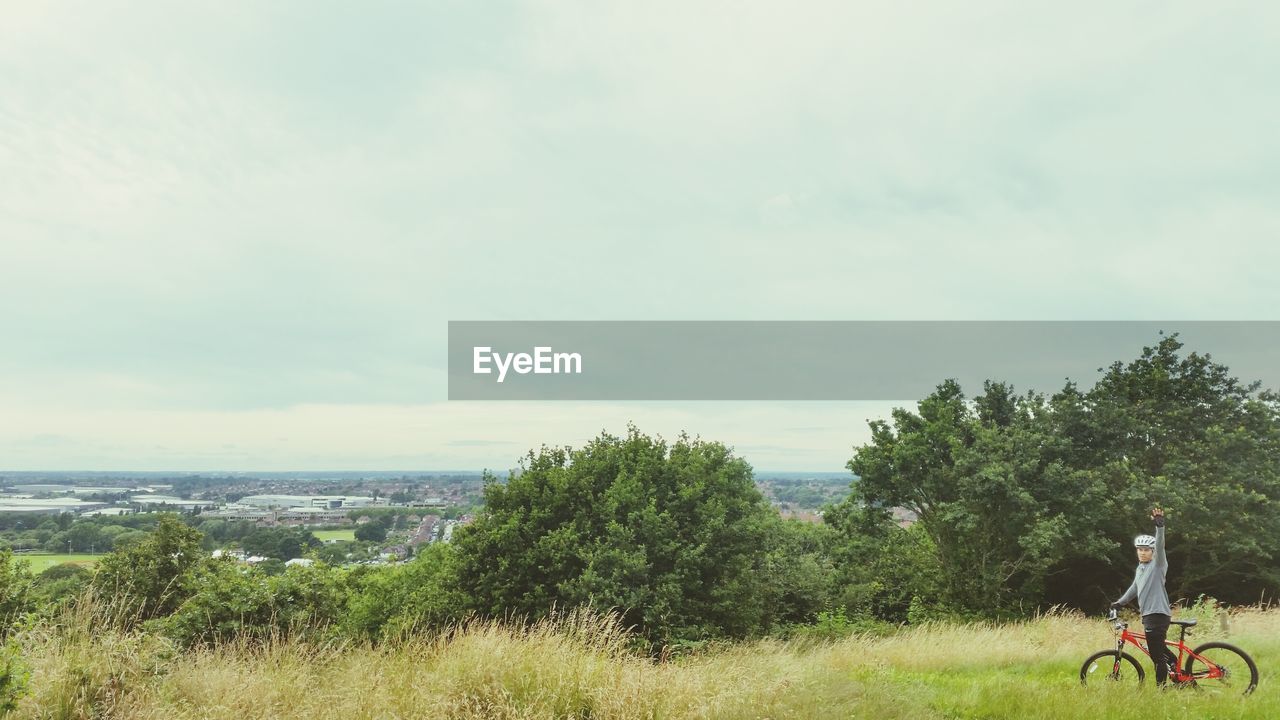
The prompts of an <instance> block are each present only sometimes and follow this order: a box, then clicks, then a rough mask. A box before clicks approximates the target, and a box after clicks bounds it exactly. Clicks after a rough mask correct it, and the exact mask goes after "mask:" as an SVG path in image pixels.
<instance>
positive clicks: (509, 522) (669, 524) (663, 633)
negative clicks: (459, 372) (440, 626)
mask: <svg viewBox="0 0 1280 720" xmlns="http://www.w3.org/2000/svg"><path fill="white" fill-rule="evenodd" d="M776 518H777V515H776V513H775V512H774V511H773V510H772V509H771V508H770V507H769V506H768V504H767V503H766V502H765V500H764V498H763V497H762V496H761V495H760V493H759V491H758V490H756V487H755V485H754V483H753V481H752V474H751V468H750V466H749V465H747V463H746V462H745V461H743V460H741V459H739V458H735V457H734V456H733V455H732V454H731V453H730V452H729V450H728V449H727V448H725V447H724V446H723V445H721V444H719V443H714V442H705V441H702V440H690V439H689V438H688V437H687V436H684V435H681V437H680V438H679V439H678V440H677V441H676V442H675V443H674V444H671V445H668V444H667V443H666V442H665V441H663V440H662V439H660V438H659V439H655V438H651V437H649V436H646V435H643V434H641V433H640V431H639V430H637V429H636V428H635V427H630V428H629V429H628V433H627V436H626V437H625V438H619V437H615V436H612V435H609V434H607V433H606V434H602V435H601V436H600V437H598V438H596V439H595V440H592V441H591V442H590V443H588V444H587V446H586V447H584V448H582V449H580V450H573V449H571V448H549V447H545V446H544V447H543V448H542V449H541V450H539V451H538V452H536V453H535V452H532V451H531V452H530V453H529V454H528V455H527V457H526V458H525V459H524V461H523V462H522V464H521V468H520V470H519V471H517V472H513V473H512V474H511V475H510V477H509V478H508V480H507V482H506V483H505V484H503V483H499V482H497V481H496V478H493V477H492V476H489V477H488V478H487V482H486V485H485V506H484V509H483V510H482V511H481V512H480V514H479V516H478V517H477V519H476V521H475V522H474V523H473V524H471V525H470V526H467V527H465V528H462V529H461V530H460V531H459V532H458V533H457V534H456V535H455V540H454V542H455V544H456V546H457V550H458V554H459V564H460V569H459V579H460V582H461V583H462V586H463V589H464V590H465V591H466V592H467V593H468V595H469V596H470V597H471V598H473V600H474V602H475V603H476V604H477V607H478V609H479V610H480V611H481V612H483V613H487V614H490V615H495V616H501V615H503V614H506V613H517V614H520V615H524V616H527V617H531V618H537V617H541V616H543V615H545V614H546V613H548V612H549V611H550V609H551V608H552V606H553V605H555V606H560V607H576V606H582V605H590V606H593V607H596V608H598V609H616V610H618V611H619V612H621V613H622V615H623V620H624V622H625V623H627V624H628V625H633V626H635V627H637V628H639V629H640V630H642V631H644V632H647V633H649V634H650V635H651V637H652V638H653V639H654V640H655V641H656V642H662V641H667V640H674V639H685V640H694V639H700V638H708V637H717V636H729V637H742V636H746V635H749V634H751V633H753V632H757V631H759V630H761V629H762V628H763V627H765V625H766V623H767V618H768V614H769V610H768V609H767V608H766V606H765V601H766V597H767V596H766V592H765V583H764V582H763V580H762V570H763V569H764V567H765V564H766V555H767V552H768V547H769V543H768V539H769V533H770V531H771V530H772V529H773V525H772V524H771V523H772V522H774V521H776Z"/></svg>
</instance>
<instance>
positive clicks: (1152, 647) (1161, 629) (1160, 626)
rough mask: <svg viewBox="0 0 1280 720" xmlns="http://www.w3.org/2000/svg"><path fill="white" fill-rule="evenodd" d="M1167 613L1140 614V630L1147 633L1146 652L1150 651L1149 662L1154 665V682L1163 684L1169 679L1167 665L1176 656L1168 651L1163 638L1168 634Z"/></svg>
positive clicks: (1175, 659) (1174, 660)
mask: <svg viewBox="0 0 1280 720" xmlns="http://www.w3.org/2000/svg"><path fill="white" fill-rule="evenodd" d="M1170 620H1172V618H1170V617H1169V616H1168V615H1164V614H1161V613H1151V614H1150V615H1143V616H1142V630H1143V632H1145V633H1146V635H1147V652H1149V653H1151V662H1153V663H1155V665H1156V684H1157V685H1164V683H1165V681H1166V680H1168V679H1169V666H1170V665H1172V664H1173V663H1175V662H1177V661H1178V659H1177V657H1175V656H1174V654H1173V653H1171V652H1169V648H1168V647H1167V646H1166V645H1165V644H1164V640H1165V638H1166V637H1168V636H1169V621H1170Z"/></svg>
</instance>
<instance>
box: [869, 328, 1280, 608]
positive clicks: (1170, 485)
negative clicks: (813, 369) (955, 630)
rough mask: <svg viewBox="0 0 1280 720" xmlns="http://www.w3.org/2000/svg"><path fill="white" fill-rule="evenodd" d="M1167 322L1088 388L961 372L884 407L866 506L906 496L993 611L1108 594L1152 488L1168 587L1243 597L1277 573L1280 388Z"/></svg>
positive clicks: (949, 592) (946, 582) (943, 559)
mask: <svg viewBox="0 0 1280 720" xmlns="http://www.w3.org/2000/svg"><path fill="white" fill-rule="evenodd" d="M1181 347H1182V345H1181V343H1179V342H1178V341H1177V339H1176V336H1175V337H1166V338H1162V339H1161V340H1160V342H1159V343H1158V344H1157V345H1156V346H1154V347H1148V348H1144V350H1143V352H1142V355H1141V356H1140V357H1139V358H1138V359H1137V360H1135V361H1133V362H1131V363H1129V364H1127V365H1126V364H1123V363H1119V362H1117V363H1115V364H1113V365H1112V366H1111V367H1110V368H1109V369H1107V370H1106V371H1105V373H1104V375H1103V376H1102V378H1101V379H1100V380H1099V381H1098V383H1097V384H1096V385H1095V386H1094V387H1093V388H1092V389H1091V390H1090V391H1089V392H1087V393H1082V392H1081V391H1080V390H1079V389H1078V388H1077V387H1076V386H1075V384H1074V383H1068V384H1067V385H1066V386H1065V387H1064V388H1063V389H1062V390H1061V391H1060V392H1058V393H1057V394H1055V395H1054V396H1053V397H1052V398H1049V399H1047V400H1046V399H1045V398H1043V397H1042V396H1039V395H1036V394H1026V395H1021V396H1020V395H1016V394H1015V393H1014V392H1013V389H1012V388H1010V387H1008V386H1007V385H1005V384H1003V383H998V382H987V383H986V384H985V385H984V394H983V395H981V396H979V397H977V398H975V399H974V400H973V401H972V402H969V401H967V400H966V398H965V396H964V394H963V392H962V391H961V389H960V387H959V385H958V384H957V383H955V382H954V381H950V380H948V381H946V382H944V383H942V384H941V385H939V386H938V388H937V390H936V391H935V392H934V393H932V394H930V395H929V396H928V397H926V398H924V399H923V400H921V401H920V403H919V406H918V412H915V413H913V412H909V411H907V410H904V409H901V408H899V409H895V410H894V412H893V415H892V424H890V423H888V422H884V421H874V422H872V423H871V430H872V440H871V443H870V444H868V445H866V446H863V447H861V448H859V449H858V450H857V451H856V453H855V455H854V457H853V459H852V460H850V462H849V468H850V469H851V470H853V472H854V473H855V474H856V475H858V476H859V477H858V480H857V482H855V483H854V484H853V491H854V492H853V496H852V497H851V498H850V500H849V501H847V503H846V505H847V507H846V514H848V513H849V512H851V509H854V508H861V509H866V510H867V511H871V510H886V509H888V508H890V507H895V506H897V507H903V508H907V509H909V510H911V511H913V512H915V513H916V514H917V516H918V517H919V524H920V526H921V527H922V528H923V530H924V532H925V533H926V534H927V535H928V539H929V541H930V542H931V544H932V545H933V548H934V550H933V552H934V553H935V555H936V558H937V563H938V569H939V576H938V578H939V580H940V582H941V588H940V593H941V596H942V598H943V599H944V600H945V601H946V602H947V603H948V604H950V605H951V606H952V607H954V608H956V609H961V610H968V611H978V612H982V613H1000V612H1010V611H1017V609H1018V608H1023V609H1024V610H1025V609H1029V608H1031V607H1035V606H1037V605H1041V604H1045V603H1063V602H1065V603H1069V604H1074V605H1077V606H1089V607H1092V606H1099V605H1101V604H1103V603H1104V602H1105V600H1106V599H1107V598H1112V597H1115V596H1116V595H1118V593H1119V590H1120V589H1122V588H1123V584H1124V583H1126V582H1128V577H1129V576H1130V573H1131V572H1132V565H1131V563H1132V557H1131V556H1130V555H1129V554H1128V553H1127V552H1124V551H1125V550H1127V548H1128V545H1129V539H1130V538H1131V537H1132V535H1133V534H1135V533H1136V532H1139V531H1141V530H1143V529H1145V528H1146V526H1147V520H1146V518H1145V515H1146V513H1147V511H1148V510H1149V509H1150V508H1151V507H1152V506H1154V505H1163V506H1167V507H1169V508H1172V509H1173V510H1172V512H1171V515H1170V527H1171V529H1170V551H1169V554H1170V574H1169V588H1170V593H1171V596H1173V597H1175V598H1176V597H1177V596H1179V595H1182V596H1184V597H1194V596H1195V595H1197V594H1200V593H1206V594H1211V595H1214V596H1216V597H1218V598H1220V599H1226V600H1230V601H1233V602H1247V601H1251V600H1256V599H1257V598H1258V596H1259V594H1260V593H1263V592H1267V593H1274V592H1275V591H1276V590H1277V589H1280V571H1278V570H1277V569H1276V565H1275V562H1274V558H1276V557H1280V513H1277V512H1276V504H1277V502H1280V477H1278V473H1280V400H1278V398H1277V396H1276V395H1275V394H1274V393H1272V392H1269V391H1268V392H1258V391H1257V390H1258V388H1257V385H1256V384H1255V385H1252V386H1243V385H1241V384H1240V383H1239V381H1237V380H1236V379H1235V378H1233V377H1231V376H1230V373H1229V371H1228V369H1227V368H1226V367H1224V366H1221V365H1217V364H1214V363H1213V362H1212V361H1211V360H1210V358H1209V357H1208V356H1202V355H1197V354H1195V353H1191V354H1190V355H1188V356H1186V357H1182V356H1180V355H1179V353H1178V350H1180V349H1181Z"/></svg>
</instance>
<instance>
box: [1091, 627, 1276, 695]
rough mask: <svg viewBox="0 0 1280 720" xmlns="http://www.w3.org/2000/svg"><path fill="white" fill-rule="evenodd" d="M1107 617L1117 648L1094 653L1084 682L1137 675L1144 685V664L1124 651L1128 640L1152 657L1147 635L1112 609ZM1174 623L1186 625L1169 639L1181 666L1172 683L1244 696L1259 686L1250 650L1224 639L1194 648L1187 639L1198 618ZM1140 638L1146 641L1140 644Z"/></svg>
mask: <svg viewBox="0 0 1280 720" xmlns="http://www.w3.org/2000/svg"><path fill="white" fill-rule="evenodd" d="M1107 619H1108V620H1110V621H1111V622H1112V623H1113V625H1112V626H1113V627H1114V628H1115V630H1116V647H1115V649H1114V650H1100V651H1098V652H1096V653H1094V654H1092V655H1090V656H1089V659H1088V660H1085V661H1084V665H1082V666H1080V683H1081V684H1086V683H1088V682H1089V680H1090V679H1094V680H1097V679H1102V680H1111V681H1114V682H1124V681H1128V680H1130V679H1131V678H1137V682H1138V684H1139V685H1141V684H1142V681H1143V679H1144V678H1145V677H1146V673H1145V672H1143V670H1142V664H1141V663H1139V662H1138V660H1137V659H1136V658H1135V657H1134V656H1133V655H1130V654H1129V653H1127V652H1125V651H1124V646H1125V643H1128V644H1130V645H1132V646H1134V647H1136V648H1138V649H1139V650H1141V651H1142V653H1143V654H1144V655H1146V656H1147V657H1148V658H1149V657H1151V653H1150V652H1149V651H1148V650H1147V648H1146V640H1147V636H1146V635H1144V634H1143V633H1138V632H1130V631H1129V623H1126V622H1125V621H1123V620H1120V619H1119V618H1118V617H1117V615H1116V611H1115V610H1112V611H1111V614H1110V615H1108V616H1107ZM1170 624H1171V625H1177V626H1179V627H1181V628H1182V632H1181V634H1180V635H1179V636H1178V641H1177V642H1176V643H1175V642H1173V641H1172V640H1166V641H1165V644H1166V645H1168V646H1169V649H1170V650H1176V651H1177V655H1178V662H1177V665H1176V666H1174V667H1171V668H1169V682H1170V683H1172V684H1173V685H1174V686H1180V687H1192V688H1195V689H1197V690H1206V691H1216V692H1221V693H1232V694H1236V693H1239V694H1244V695H1248V694H1249V693H1251V692H1253V689H1254V688H1256V687H1257V686H1258V666H1257V665H1256V664H1254V662H1253V658H1251V657H1249V654H1248V653H1246V652H1245V651H1243V650H1241V649H1240V648H1238V647H1236V646H1235V645H1231V644H1229V643H1224V642H1207V643H1205V644H1203V645H1201V646H1200V647H1198V648H1196V649H1195V650H1192V649H1190V648H1188V647H1187V645H1186V643H1185V642H1184V641H1185V640H1186V638H1187V629H1188V628H1191V627H1194V626H1195V624H1196V621H1195V620H1194V619H1193V620H1172V621H1170ZM1139 640H1141V641H1142V642H1141V643H1139V642H1138V641H1139Z"/></svg>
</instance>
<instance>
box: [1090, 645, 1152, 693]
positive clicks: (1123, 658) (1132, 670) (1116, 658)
mask: <svg viewBox="0 0 1280 720" xmlns="http://www.w3.org/2000/svg"><path fill="white" fill-rule="evenodd" d="M1146 677H1147V674H1146V673H1145V672H1144V671H1143V670H1142V665H1140V664H1139V663H1138V661H1137V660H1136V659H1135V658H1134V657H1133V656H1132V655H1130V654H1129V653H1127V652H1117V651H1115V650H1100V651H1098V652H1096V653H1094V654H1092V655H1090V656H1089V659H1088V660H1085V661H1084V665H1081V666H1080V684H1081V685H1087V684H1088V683H1089V681H1090V680H1095V681H1101V680H1110V681H1112V682H1122V683H1133V684H1134V685H1141V684H1142V681H1143V680H1144V679H1145V678H1146Z"/></svg>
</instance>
